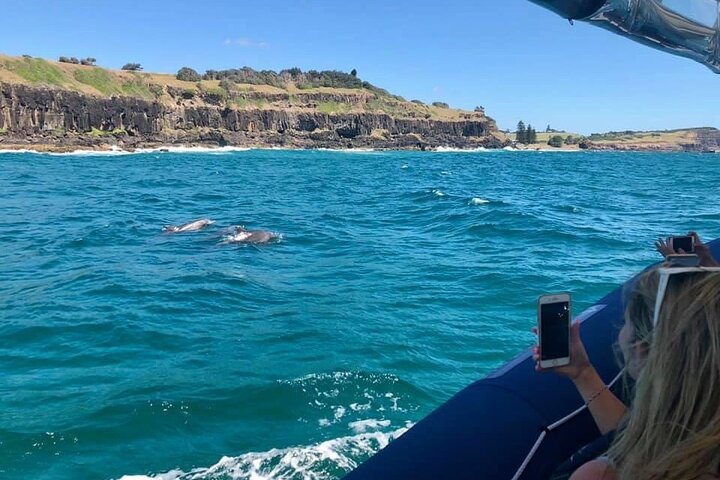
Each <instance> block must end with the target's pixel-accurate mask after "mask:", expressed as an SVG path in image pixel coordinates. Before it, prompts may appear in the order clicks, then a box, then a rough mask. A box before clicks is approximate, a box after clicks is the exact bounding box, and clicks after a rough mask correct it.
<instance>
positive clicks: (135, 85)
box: [120, 74, 155, 100]
mask: <svg viewBox="0 0 720 480" xmlns="http://www.w3.org/2000/svg"><path fill="white" fill-rule="evenodd" d="M133 76H134V77H135V78H133V79H132V80H130V81H126V82H123V83H122V84H121V85H120V89H121V91H122V93H123V94H124V95H129V96H131V97H140V98H144V99H146V100H152V99H154V98H155V95H154V94H153V92H152V91H151V90H150V86H149V85H148V84H147V83H145V81H144V80H143V78H142V77H141V76H140V75H138V74H135V75H133Z"/></svg>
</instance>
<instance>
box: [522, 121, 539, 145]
mask: <svg viewBox="0 0 720 480" xmlns="http://www.w3.org/2000/svg"><path fill="white" fill-rule="evenodd" d="M525 143H537V132H536V131H535V129H534V128H533V127H532V125H530V124H529V123H528V126H527V130H526V131H525Z"/></svg>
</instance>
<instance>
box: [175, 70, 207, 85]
mask: <svg viewBox="0 0 720 480" xmlns="http://www.w3.org/2000/svg"><path fill="white" fill-rule="evenodd" d="M175 78H177V79H178V80H182V81H183V82H199V81H200V80H202V76H201V75H200V74H199V73H198V72H196V71H195V70H193V69H192V68H190V67H182V68H181V69H180V70H178V72H177V75H175Z"/></svg>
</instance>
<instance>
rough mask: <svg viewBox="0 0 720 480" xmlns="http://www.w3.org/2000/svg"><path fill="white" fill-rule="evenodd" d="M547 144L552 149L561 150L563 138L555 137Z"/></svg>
mask: <svg viewBox="0 0 720 480" xmlns="http://www.w3.org/2000/svg"><path fill="white" fill-rule="evenodd" d="M547 143H548V145H550V146H551V147H555V148H560V147H562V146H563V137H562V136H560V135H553V136H552V137H550V139H549V140H548V142H547Z"/></svg>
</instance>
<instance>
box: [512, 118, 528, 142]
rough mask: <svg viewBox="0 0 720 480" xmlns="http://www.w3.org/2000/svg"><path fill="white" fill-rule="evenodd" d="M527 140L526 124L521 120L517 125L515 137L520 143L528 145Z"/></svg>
mask: <svg viewBox="0 0 720 480" xmlns="http://www.w3.org/2000/svg"><path fill="white" fill-rule="evenodd" d="M526 139H527V132H526V130H525V123H523V121H522V120H520V121H519V122H518V124H517V134H516V135H515V140H516V141H517V142H518V143H526V142H525V140H526Z"/></svg>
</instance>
